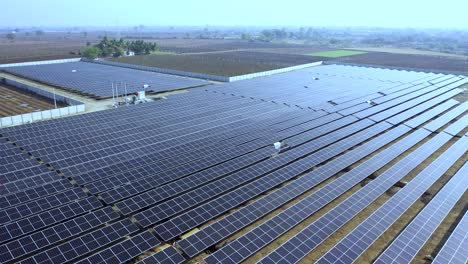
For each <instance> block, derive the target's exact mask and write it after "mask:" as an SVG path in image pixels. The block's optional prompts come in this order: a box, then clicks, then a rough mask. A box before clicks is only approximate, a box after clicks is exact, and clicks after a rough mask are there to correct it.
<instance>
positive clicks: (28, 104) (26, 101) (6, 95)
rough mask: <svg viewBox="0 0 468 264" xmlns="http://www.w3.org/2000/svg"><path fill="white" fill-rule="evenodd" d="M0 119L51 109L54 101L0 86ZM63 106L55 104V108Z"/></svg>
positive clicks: (58, 103)
mask: <svg viewBox="0 0 468 264" xmlns="http://www.w3.org/2000/svg"><path fill="white" fill-rule="evenodd" d="M0 100H1V103H0V117H6V116H14V115H20V114H26V113H31V112H35V111H42V110H48V109H53V108H54V107H55V106H54V101H53V100H51V99H49V98H45V97H42V96H38V95H37V94H34V93H28V92H26V91H23V90H20V89H16V88H14V87H11V86H7V85H4V84H0ZM63 106H65V104H63V103H60V102H57V107H63Z"/></svg>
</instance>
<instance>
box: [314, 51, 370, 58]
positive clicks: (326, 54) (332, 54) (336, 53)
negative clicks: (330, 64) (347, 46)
mask: <svg viewBox="0 0 468 264" xmlns="http://www.w3.org/2000/svg"><path fill="white" fill-rule="evenodd" d="M365 53H367V52H364V51H355V50H332V51H321V52H314V53H309V54H306V55H308V56H317V57H326V58H339V57H345V56H352V55H359V54H365Z"/></svg>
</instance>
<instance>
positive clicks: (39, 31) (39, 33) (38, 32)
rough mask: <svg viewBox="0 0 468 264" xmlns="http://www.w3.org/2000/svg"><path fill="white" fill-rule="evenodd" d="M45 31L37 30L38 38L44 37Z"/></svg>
mask: <svg viewBox="0 0 468 264" xmlns="http://www.w3.org/2000/svg"><path fill="white" fill-rule="evenodd" d="M44 34H45V33H44V31H43V30H36V36H42V35H44Z"/></svg>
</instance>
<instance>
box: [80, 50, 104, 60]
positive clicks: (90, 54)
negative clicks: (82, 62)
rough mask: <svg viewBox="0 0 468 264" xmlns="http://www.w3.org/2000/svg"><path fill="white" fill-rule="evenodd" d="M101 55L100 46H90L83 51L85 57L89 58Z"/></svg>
mask: <svg viewBox="0 0 468 264" xmlns="http://www.w3.org/2000/svg"><path fill="white" fill-rule="evenodd" d="M99 55H101V50H100V49H99V48H98V47H89V48H87V49H86V50H85V51H84V52H83V57H85V58H89V59H96V58H97V57H99Z"/></svg>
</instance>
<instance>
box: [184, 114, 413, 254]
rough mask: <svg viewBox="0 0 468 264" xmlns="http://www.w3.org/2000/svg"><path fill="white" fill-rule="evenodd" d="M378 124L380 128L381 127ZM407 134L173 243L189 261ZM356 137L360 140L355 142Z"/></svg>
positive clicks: (372, 145) (391, 135)
mask: <svg viewBox="0 0 468 264" xmlns="http://www.w3.org/2000/svg"><path fill="white" fill-rule="evenodd" d="M381 124H382V125H383V124H385V123H381ZM408 131H409V129H407V128H405V127H403V126H399V127H397V128H395V129H392V130H390V131H389V132H387V133H385V134H383V135H381V136H379V137H378V138H376V139H374V140H372V141H371V142H368V143H366V144H365V145H363V146H360V147H358V148H356V149H354V150H351V151H350V152H347V153H345V154H343V155H342V156H340V157H339V158H338V159H335V160H332V161H330V162H329V163H326V164H325V165H323V166H321V167H319V168H317V169H316V170H314V171H312V172H310V173H308V174H306V175H303V176H302V177H300V178H299V179H297V180H295V181H293V182H292V183H290V184H288V185H286V186H284V187H281V188H280V189H279V190H277V191H275V192H273V193H271V194H268V195H266V196H265V197H262V198H261V199H259V200H257V201H255V202H253V203H251V204H249V205H248V206H245V207H244V208H242V209H240V210H238V211H236V212H234V213H232V214H230V215H229V216H227V217H225V218H223V219H221V220H219V221H217V222H215V223H213V224H210V225H209V226H208V227H205V228H204V229H202V230H200V231H199V232H197V233H195V234H194V235H192V236H189V237H187V238H186V239H183V240H180V241H179V242H177V243H178V245H179V247H180V248H181V249H182V250H183V251H184V252H185V253H186V254H187V255H189V256H190V257H193V256H195V255H198V254H199V253H201V252H202V251H203V250H205V249H206V248H208V247H210V246H211V245H214V244H215V243H217V242H219V241H220V240H222V239H224V238H225V237H226V236H228V235H231V234H233V233H235V232H236V231H238V230H240V229H241V228H243V227H245V226H247V225H248V224H250V223H252V222H253V221H255V220H257V219H259V218H260V217H262V216H264V215H265V214H267V213H269V212H271V211H273V210H275V209H276V208H278V206H281V205H283V204H284V203H285V202H288V201H290V200H291V199H294V198H296V197H297V196H299V195H301V194H302V193H304V192H305V191H307V190H309V189H311V188H313V187H314V186H316V185H317V184H318V183H320V182H322V181H324V180H326V179H327V178H329V177H331V176H332V175H334V174H336V173H338V172H340V171H341V170H343V169H345V168H346V167H348V166H350V165H352V164H353V163H355V162H357V161H359V160H360V159H362V158H364V157H365V156H367V155H369V154H370V153H372V152H373V151H375V150H377V149H379V148H380V147H382V146H384V145H385V144H388V143H389V142H391V141H392V140H395V139H396V138H398V137H399V136H401V135H403V134H404V133H406V132H408ZM358 136H359V137H362V136H364V137H363V138H362V139H359V137H358ZM369 136H370V134H368V132H367V131H365V132H364V133H362V135H358V134H356V135H355V136H352V137H350V138H349V139H350V140H352V141H353V142H355V143H358V142H361V141H362V140H365V139H367V138H369ZM206 206H208V204H207V205H206ZM216 234H222V235H216Z"/></svg>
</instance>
